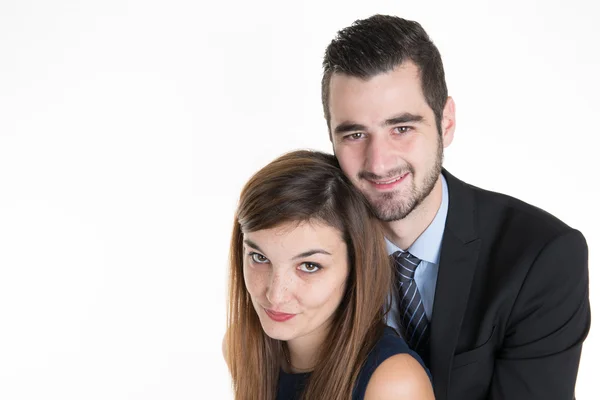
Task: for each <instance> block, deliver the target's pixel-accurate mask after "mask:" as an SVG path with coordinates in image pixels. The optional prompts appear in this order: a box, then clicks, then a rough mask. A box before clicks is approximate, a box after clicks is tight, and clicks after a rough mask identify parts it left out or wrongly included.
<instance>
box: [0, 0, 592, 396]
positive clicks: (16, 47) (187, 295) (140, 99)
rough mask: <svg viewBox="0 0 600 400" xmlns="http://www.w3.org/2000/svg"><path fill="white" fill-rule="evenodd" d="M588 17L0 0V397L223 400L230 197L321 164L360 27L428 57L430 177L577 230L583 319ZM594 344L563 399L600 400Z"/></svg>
mask: <svg viewBox="0 0 600 400" xmlns="http://www.w3.org/2000/svg"><path fill="white" fill-rule="evenodd" d="M596 7H597V5H596V2H593V1H583V0H570V1H566V0H565V1H541V0H540V1H533V0H527V1H525V0H510V1H504V2H499V1H485V2H482V1H452V2H448V1H439V2H432V1H418V2H417V1H410V2H409V1H394V2H391V1H374V0H369V1H360V2H358V1H357V2H348V1H318V2H314V3H312V2H311V3H298V2H287V1H283V2H276V1H272V2H265V1H252V2H249V1H241V0H235V1H233V2H232V1H229V2H210V3H208V2H206V3H205V2H202V1H193V0H175V1H174V0H171V1H166V0H164V1H141V0H138V1H132V0H128V1H124V0H119V1H116V0H104V1H99V0H98V1H85V2H83V1H74V0H73V1H69V0H56V1H52V2H48V1H41V0H31V1H24V0H19V1H17V0H2V1H1V2H0V398H1V399H4V400H13V399H14V400H16V399H62V400H67V399H77V400H80V399H111V400H118V399H144V400H146V399H148V400H153V399H208V398H210V399H227V398H230V389H229V377H228V374H227V370H226V367H225V364H224V362H223V361H222V357H221V338H222V335H223V333H224V330H225V294H226V268H227V252H228V245H229V234H230V229H231V226H232V217H233V211H234V208H235V205H236V201H237V196H238V194H239V191H240V189H241V186H242V185H243V184H244V183H245V181H246V180H247V178H248V177H249V176H250V175H251V174H252V173H253V172H254V171H256V170H257V169H258V168H259V167H261V166H263V165H264V164H266V163H267V162H269V161H271V160H272V159H273V158H275V157H276V156H278V155H280V154H281V153H283V152H286V151H288V150H292V149H297V148H314V149H320V150H325V151H330V149H331V148H330V144H329V142H328V139H327V133H326V125H325V122H324V120H323V118H322V110H321V104H320V86H319V84H320V77H321V57H322V54H323V51H324V49H325V47H326V45H327V44H328V43H329V41H330V40H331V39H332V38H333V36H334V34H335V32H336V31H337V30H339V29H341V28H343V27H345V26H347V25H349V24H350V23H351V22H352V21H354V20H355V19H358V18H365V17H368V16H370V15H372V14H374V13H390V14H396V15H400V16H403V17H406V18H409V19H414V20H417V21H419V22H420V23H421V24H422V25H423V26H424V27H425V29H426V30H427V31H428V32H429V34H430V35H431V37H432V38H433V40H434V42H435V43H436V44H437V46H438V47H439V49H440V51H441V53H442V57H443V60H444V63H445V68H446V74H447V81H448V87H449V91H450V94H451V95H452V96H453V97H454V99H455V101H456V104H457V118H458V125H457V131H456V136H455V140H454V143H453V144H452V146H450V147H449V148H448V149H447V151H446V161H445V166H446V167H447V168H448V169H449V170H450V171H451V172H452V173H453V174H455V175H457V176H458V177H459V178H461V179H463V180H466V181H468V182H470V183H472V184H475V185H479V186H482V187H485V188H488V189H492V190H496V191H501V192H505V193H508V194H511V195H514V196H516V197H519V198H521V199H523V200H525V201H528V202H531V203H534V204H535V205H537V206H539V207H541V208H544V209H546V210H547V211H549V212H551V213H553V214H555V215H556V216H558V217H559V218H561V219H563V220H564V221H565V222H566V223H568V224H569V225H571V226H573V227H576V228H578V229H580V230H581V231H582V232H583V233H584V235H585V236H586V238H587V240H588V244H589V247H590V279H591V283H590V288H591V293H590V297H591V302H592V307H593V311H597V309H598V308H599V307H600V300H599V299H598V288H599V285H600V283H599V279H600V277H599V276H598V272H597V269H596V268H595V262H596V261H597V260H598V256H597V254H598V253H597V252H598V249H599V244H598V243H599V242H598V240H599V235H600V229H599V227H598V225H599V222H600V221H599V218H598V204H597V199H596V198H595V197H594V194H593V193H592V191H594V192H596V191H597V190H598V183H597V182H598V167H597V163H598V158H599V157H598V148H597V147H596V146H595V145H593V143H596V142H597V136H598V133H599V128H598V126H599V122H598V109H599V108H600V101H599V98H600V96H599V94H600V80H599V79H598V71H600V56H599V50H598V48H599V45H598V41H599V39H600V28H599V24H598V23H597V21H598V17H599V13H598V11H596ZM593 182H596V183H593ZM557 278H558V277H557ZM595 321H597V318H595V319H594V322H595ZM595 328H597V323H596V326H592V331H591V333H590V335H589V337H588V340H587V341H586V343H585V346H584V352H583V356H582V360H581V367H580V372H579V380H578V384H577V398H578V399H583V400H585V399H590V400H591V399H597V398H600V390H599V389H598V382H597V373H595V372H594V369H595V367H596V366H597V365H595V363H596V364H597V362H598V360H597V357H598V356H599V355H600V352H599V350H598V349H599V346H600V333H598V332H597V331H596V329H595ZM595 378H596V379H595Z"/></svg>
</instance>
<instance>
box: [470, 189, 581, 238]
mask: <svg viewBox="0 0 600 400" xmlns="http://www.w3.org/2000/svg"><path fill="white" fill-rule="evenodd" d="M469 187H470V188H471V189H472V190H473V193H474V196H475V199H476V204H477V207H478V214H479V220H480V223H481V224H483V225H486V226H489V224H490V222H492V224H493V222H494V221H495V222H497V223H498V224H501V225H502V227H503V230H504V231H505V232H511V233H514V232H518V233H519V236H521V237H529V238H540V239H544V240H546V241H547V240H552V239H553V238H556V237H558V236H562V235H564V234H566V233H567V232H570V231H572V230H573V228H571V227H570V226H569V225H567V224H566V223H565V222H564V221H562V220H560V219H559V218H558V217H556V216H555V215H553V214H551V213H549V212H548V211H546V210H543V209H541V208H539V207H537V206H534V205H532V204H530V203H527V202H525V201H523V200H520V199H518V198H516V197H513V196H510V195H507V194H503V193H498V192H493V191H490V190H486V189H482V188H479V187H476V186H473V185H469Z"/></svg>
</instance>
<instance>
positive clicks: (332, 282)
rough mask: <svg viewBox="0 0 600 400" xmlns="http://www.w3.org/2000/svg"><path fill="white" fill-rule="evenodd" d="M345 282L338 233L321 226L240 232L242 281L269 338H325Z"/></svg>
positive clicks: (345, 267) (309, 224)
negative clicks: (241, 234)
mask: <svg viewBox="0 0 600 400" xmlns="http://www.w3.org/2000/svg"><path fill="white" fill-rule="evenodd" d="M347 277H348V254H347V246H346V243H345V242H344V241H343V240H342V233H341V232H340V231H339V230H337V229H335V228H332V227H331V226H328V225H325V224H323V223H321V222H314V221H313V222H305V223H300V224H298V223H296V222H292V223H286V224H283V225H281V226H278V227H275V228H272V229H264V230H260V231H255V232H248V233H244V281H245V282H246V287H247V288H248V291H249V293H250V297H251V298H252V304H253V305H254V309H255V310H256V313H257V314H258V317H259V318H260V323H261V325H262V327H263V329H264V331H265V333H266V334H267V335H268V336H270V337H271V338H273V339H278V340H285V341H290V340H295V339H302V340H308V341H310V342H313V341H315V340H316V341H317V342H320V341H321V340H323V339H324V337H325V335H326V333H327V331H328V328H329V324H330V322H331V319H332V316H333V314H334V312H335V310H336V309H337V308H338V306H339V305H340V302H341V300H342V297H343V295H344V291H345V288H346V280H347Z"/></svg>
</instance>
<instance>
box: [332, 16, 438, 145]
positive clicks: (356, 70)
mask: <svg viewBox="0 0 600 400" xmlns="http://www.w3.org/2000/svg"><path fill="white" fill-rule="evenodd" d="M406 61H412V62H413V63H414V64H415V65H416V66H417V67H418V68H419V72H420V75H421V89H422V91H423V94H424V96H425V100H426V101H427V104H428V105H429V107H431V109H432V110H433V113H434V115H435V120H436V124H437V127H438V131H439V133H440V134H441V121H442V113H443V110H444V106H445V104H446V99H447V98H448V89H447V88H446V80H445V77H444V66H443V64H442V57H441V56H440V52H439V51H438V49H437V48H436V47H435V45H434V44H433V42H432V41H431V40H430V39H429V36H428V35H427V32H425V30H424V29H423V27H422V26H421V25H420V24H419V23H418V22H415V21H409V20H406V19H403V18H399V17H394V16H390V15H373V16H372V17H370V18H367V19H363V20H356V21H354V23H353V24H352V25H350V26H349V27H347V28H344V29H342V30H341V31H338V33H337V36H336V37H335V38H334V39H333V40H332V41H331V43H330V44H329V46H327V49H326V50H325V57H324V58H323V79H322V81H321V99H322V101H323V110H324V112H325V119H326V120H327V126H328V128H329V131H330V134H331V113H330V111H329V84H330V82H331V76H332V75H333V74H334V73H339V74H345V75H349V76H354V77H358V78H362V79H367V78H371V77H373V76H375V75H377V74H380V73H384V72H388V71H391V70H392V69H394V68H395V67H396V66H398V65H400V64H402V63H403V62H406Z"/></svg>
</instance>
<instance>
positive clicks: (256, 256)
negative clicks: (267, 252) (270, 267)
mask: <svg viewBox="0 0 600 400" xmlns="http://www.w3.org/2000/svg"><path fill="white" fill-rule="evenodd" d="M250 257H252V261H254V262H255V263H258V264H266V263H268V262H269V259H268V258H267V257H265V256H263V255H262V254H258V253H250Z"/></svg>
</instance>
